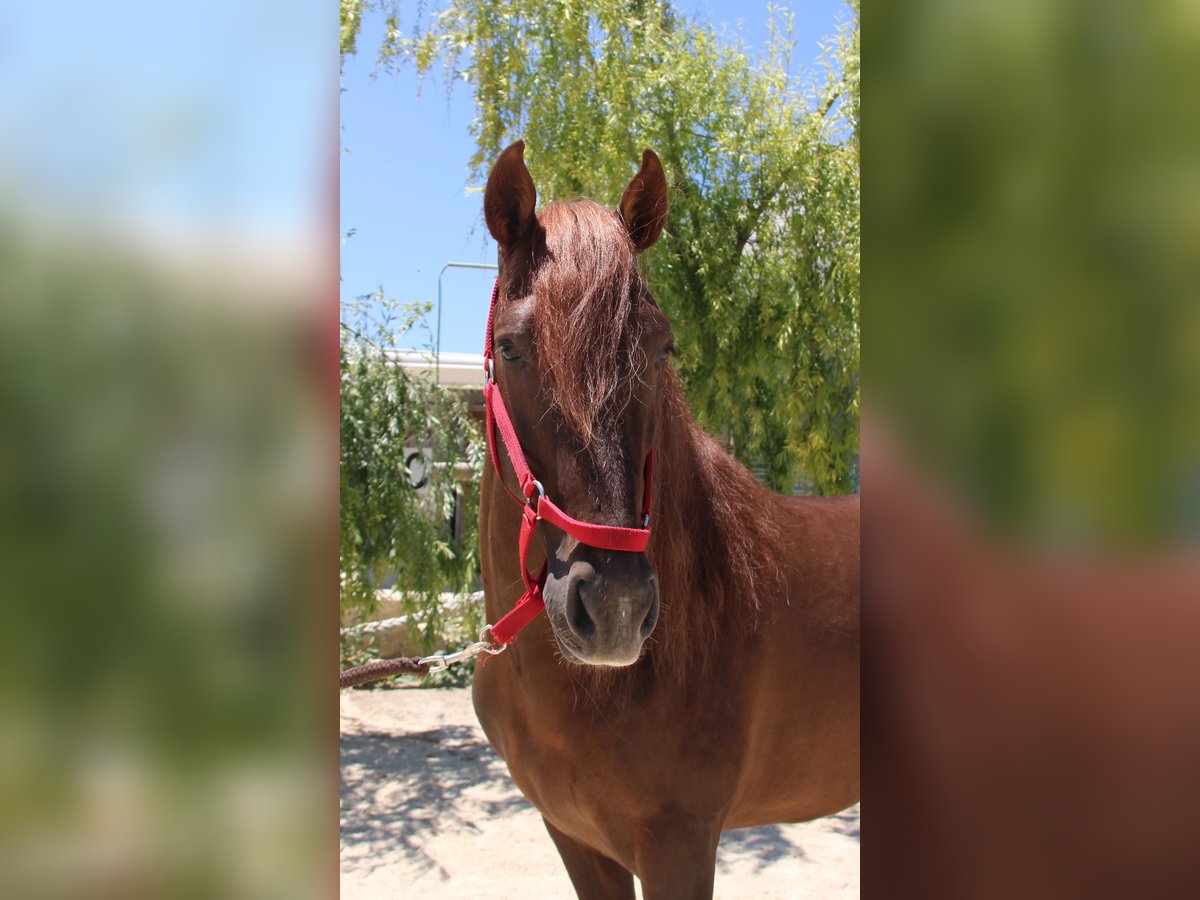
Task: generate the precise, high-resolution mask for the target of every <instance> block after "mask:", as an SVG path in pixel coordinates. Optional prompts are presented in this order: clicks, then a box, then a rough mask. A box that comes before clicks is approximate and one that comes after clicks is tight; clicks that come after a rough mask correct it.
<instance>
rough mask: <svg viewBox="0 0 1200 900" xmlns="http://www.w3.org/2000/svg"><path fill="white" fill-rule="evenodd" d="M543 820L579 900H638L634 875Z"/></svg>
mask: <svg viewBox="0 0 1200 900" xmlns="http://www.w3.org/2000/svg"><path fill="white" fill-rule="evenodd" d="M542 821H543V822H545V823H546V830H547V831H549V832H550V837H552V838H554V844H555V846H557V847H558V855H559V856H561V857H562V861H563V865H564V866H566V867H567V874H568V875H570V876H571V884H573V885H574V886H575V893H576V894H577V895H578V896H579V900H592V898H594V900H634V896H635V895H634V893H633V873H631V872H630V871H629V870H628V869H626V868H625V867H623V866H621V865H620V864H619V863H615V862H613V861H612V860H611V859H609V858H608V857H607V856H605V855H604V854H602V853H599V852H597V851H595V850H593V849H592V848H591V847H589V846H587V845H586V844H581V843H579V841H577V840H575V839H574V838H571V837H567V836H566V835H565V834H563V833H562V832H561V831H559V830H558V829H557V828H555V827H554V826H553V825H551V824H550V823H549V822H547V821H546V820H545V819H542Z"/></svg>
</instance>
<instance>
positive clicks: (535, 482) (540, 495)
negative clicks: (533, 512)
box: [525, 478, 546, 505]
mask: <svg viewBox="0 0 1200 900" xmlns="http://www.w3.org/2000/svg"><path fill="white" fill-rule="evenodd" d="M531 481H532V482H533V486H534V487H535V488H537V492H538V499H539V500H544V499H545V498H546V489H545V488H544V487H542V483H541V482H540V481H538V480H537V479H536V478H533V479H531ZM531 502H533V497H526V498H525V503H526V505H528V504H529V503H531Z"/></svg>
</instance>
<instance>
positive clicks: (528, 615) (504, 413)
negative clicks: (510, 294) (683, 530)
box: [483, 278, 654, 646]
mask: <svg viewBox="0 0 1200 900" xmlns="http://www.w3.org/2000/svg"><path fill="white" fill-rule="evenodd" d="M499 293H500V279H499V278H497V279H496V283H495V284H494V285H493V286H492V301H491V304H490V306H489V307H488V321H487V335H486V338H485V346H484V348H483V370H484V372H485V373H486V376H487V377H486V381H485V382H484V385H483V400H484V409H485V415H486V420H487V425H486V431H487V445H488V455H489V456H491V459H492V465H493V466H494V467H495V469H496V475H497V477H498V478H499V479H500V484H501V485H502V486H503V487H504V490H505V492H506V493H507V494H508V495H509V496H510V497H512V499H513V501H514V502H516V503H519V504H521V505H523V506H524V510H523V512H522V514H521V535H520V538H519V540H518V548H519V552H520V558H521V579H522V580H523V581H524V582H525V593H524V594H522V595H521V598H520V599H519V600H518V601H517V603H516V605H515V606H514V607H513V608H512V609H511V610H509V611H508V612H507V613H505V614H504V615H503V616H501V618H500V620H499V621H498V622H496V624H495V625H493V626H491V632H492V638H493V639H494V640H495V641H496V643H497V644H500V645H501V646H503V645H505V644H510V643H512V642H513V641H514V640H516V638H517V634H518V633H520V631H521V629H522V628H524V627H525V626H526V625H528V624H529V623H530V622H532V621H533V620H534V619H535V618H536V617H537V615H538V613H540V612H541V611H542V610H543V609H545V608H546V603H545V600H543V599H542V587H543V586H544V585H545V584H546V572H547V570H548V563H543V564H542V569H541V571H540V572H539V573H538V575H537V577H536V578H535V577H534V576H532V575H530V574H529V569H528V567H527V566H526V564H525V559H526V557H527V556H528V555H529V546H530V543H531V542H532V540H533V533H534V530H535V529H536V527H537V522H538V520H539V519H545V520H546V521H547V522H550V523H551V524H552V525H557V526H558V527H559V528H561V529H562V530H563V531H565V532H566V533H567V534H569V535H571V536H572V537H574V538H576V539H577V540H579V541H580V542H581V543H584V544H587V545H588V546H589V547H597V548H599V549H601V550H622V551H626V552H631V553H642V552H643V551H645V549H646V544H647V543H648V542H649V540H650V476H651V473H652V471H653V468H654V467H653V461H654V452H653V451H651V452H649V453H647V454H646V463H645V469H644V480H645V490H644V491H643V492H642V493H643V498H642V527H641V528H617V527H614V526H611V525H595V524H592V523H591V522H583V521H580V520H579V519H575V518H572V517H571V516H568V515H567V514H566V513H565V512H563V511H562V510H561V509H559V508H558V507H557V506H556V505H555V504H554V502H553V501H551V500H550V498H549V497H547V496H546V490H545V488H543V487H542V483H541V482H540V481H538V480H537V479H536V478H534V477H533V472H532V471H530V469H529V463H527V462H526V461H525V453H524V451H522V449H521V442H520V440H519V439H518V438H517V431H516V429H515V428H514V427H513V423H512V418H511V417H510V416H509V414H508V408H507V407H506V406H505V405H504V397H503V396H502V395H501V394H500V386H499V385H498V384H497V383H496V360H495V357H494V356H493V354H492V329H493V323H494V320H495V315H496V298H497V296H498V295H499ZM497 429H499V431H500V439H501V440H502V441H503V442H504V449H505V450H507V451H508V459H509V462H511V463H512V467H513V471H514V472H516V474H517V482H518V484H519V486H520V490H521V493H522V494H523V495H524V496H523V497H518V496H517V495H516V494H514V493H513V492H512V491H511V490H509V487H508V485H507V484H505V483H504V472H503V471H502V470H501V468H500V455H499V452H498V451H497V449H496V440H495V438H494V437H493V432H494V431H495V430H497Z"/></svg>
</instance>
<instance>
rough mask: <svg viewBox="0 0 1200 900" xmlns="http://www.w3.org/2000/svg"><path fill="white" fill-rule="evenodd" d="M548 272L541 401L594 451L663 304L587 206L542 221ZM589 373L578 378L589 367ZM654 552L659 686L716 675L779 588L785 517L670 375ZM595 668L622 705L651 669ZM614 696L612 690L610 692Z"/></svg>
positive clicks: (611, 220) (540, 296) (537, 333)
mask: <svg viewBox="0 0 1200 900" xmlns="http://www.w3.org/2000/svg"><path fill="white" fill-rule="evenodd" d="M538 218H539V223H540V224H541V225H542V227H543V229H544V233H545V240H546V243H545V248H546V259H545V260H544V261H542V262H541V264H540V265H539V266H538V267H537V268H536V271H535V274H534V276H533V284H532V290H533V294H534V296H535V298H536V304H535V307H534V314H533V316H534V318H533V327H534V340H535V342H536V346H537V347H538V354H539V357H540V361H541V363H542V369H543V372H544V378H545V382H544V385H543V389H544V390H545V391H546V392H547V394H548V399H549V400H550V402H551V403H552V404H553V405H554V406H556V407H557V408H558V410H559V412H560V413H561V415H562V417H563V418H564V419H565V420H566V421H567V422H568V423H569V425H570V426H571V427H572V429H573V430H574V431H575V432H576V433H577V434H579V435H580V436H581V438H582V439H583V440H584V442H585V444H587V443H588V442H589V441H591V439H592V438H593V437H596V436H598V435H602V434H604V433H606V432H608V431H609V430H610V426H611V425H612V424H613V423H615V422H619V419H620V416H621V413H622V411H623V410H624V409H625V405H626V404H627V403H628V401H629V398H630V397H631V396H632V393H633V391H632V388H633V384H634V382H633V379H635V378H640V377H641V369H640V366H641V365H644V362H643V361H640V360H639V359H638V358H637V355H636V354H635V353H634V352H633V351H634V349H635V348H636V347H637V345H638V341H639V338H640V336H641V332H642V322H641V320H640V316H639V313H644V312H646V310H647V306H648V305H649V304H652V303H653V301H652V300H651V299H650V297H649V294H648V293H646V292H644V291H643V290H642V282H641V278H640V276H639V274H638V269H637V256H636V253H635V251H634V248H633V244H632V242H631V241H630V240H629V237H628V234H627V232H626V230H625V227H624V225H623V224H622V223H621V221H620V220H619V219H618V218H617V216H616V215H614V213H613V211H612V210H610V209H607V208H606V207H603V206H601V205H600V204H597V203H593V202H591V201H588V200H580V201H573V202H560V203H550V204H548V205H547V206H546V207H545V208H544V209H543V210H542V211H541V213H540V214H539V217H538ZM581 359H583V360H586V364H584V365H580V360H581ZM658 404H659V407H658V433H657V437H656V441H655V460H654V490H653V507H652V510H651V518H652V521H653V525H652V534H651V538H650V545H649V548H648V550H647V552H648V554H649V556H650V559H651V561H652V562H653V563H654V565H655V567H656V568H657V570H658V576H659V586H660V603H661V606H660V618H659V623H658V625H657V627H656V629H655V632H654V634H653V635H652V636H651V638H650V641H649V642H648V646H649V652H650V655H651V656H652V657H653V667H654V671H655V673H656V675H657V677H660V678H673V679H677V680H678V679H682V678H683V677H684V676H685V675H686V673H687V672H688V671H689V670H691V669H694V668H695V667H699V668H702V669H703V668H707V667H709V666H710V665H711V664H712V660H713V657H714V656H715V654H716V652H717V650H718V645H719V643H720V642H721V641H724V640H736V639H737V638H738V637H739V632H740V633H741V634H745V633H746V632H748V631H750V630H752V629H753V628H754V627H755V626H756V625H757V621H758V616H757V613H758V599H759V596H760V595H762V594H763V593H765V592H769V591H776V590H778V586H779V585H780V584H781V583H782V578H781V575H780V570H779V567H778V564H777V560H778V559H779V553H780V548H779V547H778V546H777V544H778V541H779V538H778V527H777V523H776V522H775V519H774V512H773V511H774V509H775V507H774V505H773V504H772V503H769V502H765V501H766V500H767V496H768V495H767V492H766V491H765V490H764V489H763V488H762V487H761V486H760V485H759V484H758V482H757V481H755V479H754V477H753V476H752V475H751V474H750V473H749V472H748V471H747V470H746V469H745V468H744V467H743V466H742V465H741V464H740V463H738V462H737V461H736V460H734V459H733V458H732V457H730V456H729V454H727V453H726V452H725V451H724V450H723V449H722V448H721V446H720V445H719V444H718V443H717V442H716V441H715V440H713V439H712V438H711V437H709V436H708V435H707V434H705V433H704V432H703V431H702V430H701V428H700V427H699V425H698V424H697V423H696V421H695V419H694V417H693V416H692V414H691V411H690V410H689V409H688V405H687V400H686V398H685V397H684V394H683V388H682V385H681V384H680V382H679V379H678V378H677V377H676V376H675V373H674V372H673V371H672V370H671V369H670V366H669V365H668V366H667V367H666V368H665V369H664V371H663V373H662V376H661V378H660V383H659V391H658ZM640 668H641V667H640V666H634V667H631V669H617V670H611V669H610V670H597V669H590V670H588V671H590V672H591V673H592V674H591V675H590V676H587V677H586V679H585V683H589V688H590V690H591V691H592V692H595V691H600V692H601V693H602V694H610V695H611V693H612V691H613V690H616V691H617V692H620V690H621V689H620V688H619V687H618V685H619V684H624V685H625V688H626V689H630V687H631V684H632V681H631V679H630V678H629V677H626V676H625V675H624V674H622V673H629V672H630V671H632V670H636V669H640ZM605 689H607V690H605Z"/></svg>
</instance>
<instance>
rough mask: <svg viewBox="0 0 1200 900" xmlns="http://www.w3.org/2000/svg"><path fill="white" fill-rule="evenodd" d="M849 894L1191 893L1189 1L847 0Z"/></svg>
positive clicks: (1195, 263)
mask: <svg viewBox="0 0 1200 900" xmlns="http://www.w3.org/2000/svg"><path fill="white" fill-rule="evenodd" d="M863 29H864V40H863V46H864V48H865V52H866V58H867V60H868V62H867V64H866V66H865V68H864V71H865V73H866V83H865V87H864V91H863V93H864V94H865V96H866V98H867V99H866V104H865V108H866V110H867V112H866V117H865V126H864V128H863V147H864V159H863V171H864V179H863V196H864V199H865V202H864V205H863V217H864V218H863V248H864V257H863V258H864V269H863V308H864V317H863V333H864V335H865V342H864V359H865V361H866V363H865V366H864V376H865V377H864V385H865V388H864V397H865V407H864V409H865V414H864V430H863V496H864V502H863V511H864V524H863V560H864V568H863V573H864V579H865V583H866V587H867V604H866V606H865V609H866V612H865V614H864V624H865V627H866V631H867V635H868V646H867V647H866V649H865V652H864V670H863V675H864V704H865V716H864V723H865V724H864V734H863V744H864V776H865V781H864V796H865V797H866V798H867V800H866V802H865V803H864V807H865V813H864V819H865V821H866V822H867V825H866V827H865V829H864V831H865V832H866V834H867V838H866V843H865V849H864V855H863V860H864V870H863V890H864V893H866V894H867V895H876V896H898V895H899V896H907V895H911V896H920V897H925V898H928V897H932V896H938V897H943V896H945V897H1018V896H1020V897H1066V896H1071V897H1083V896H1086V897H1099V896H1154V897H1167V896H1183V895H1191V894H1194V893H1195V892H1196V890H1197V888H1198V886H1200V866H1198V864H1197V861H1196V860H1195V854H1194V848H1193V847H1192V846H1190V844H1191V840H1190V836H1193V835H1195V834H1196V826H1197V824H1198V823H1197V820H1196V815H1197V814H1196V810H1197V809H1200V805H1198V803H1200V779H1198V778H1197V774H1196V766H1195V762H1194V761H1195V760H1196V759H1197V758H1200V757H1198V754H1200V704H1197V701H1196V697H1195V686H1196V685H1197V684H1198V683H1200V661H1198V660H1200V657H1198V655H1197V654H1196V652H1195V648H1196V646H1197V643H1196V639H1197V636H1198V635H1200V556H1198V553H1197V550H1198V546H1200V545H1198V539H1200V391H1198V388H1200V352H1198V350H1200V254H1198V253H1197V250H1198V249H1200V117H1197V116H1196V115H1195V110H1196V99H1195V98H1196V97H1197V96H1200V8H1198V7H1197V5H1196V4H1195V3H1191V2H1173V0H1168V2H1156V3H1149V4H1128V3H1122V2H1116V0H1098V2H1074V0H1059V2H1042V0H1038V2H1026V0H1015V2H1005V3H987V2H961V3H935V2H925V0H914V2H908V3H892V4H880V5H878V7H873V8H871V9H868V10H867V12H866V14H865V16H864V18H863Z"/></svg>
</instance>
